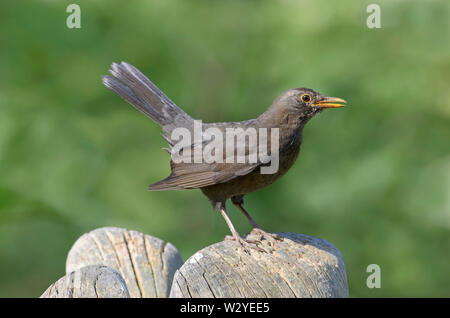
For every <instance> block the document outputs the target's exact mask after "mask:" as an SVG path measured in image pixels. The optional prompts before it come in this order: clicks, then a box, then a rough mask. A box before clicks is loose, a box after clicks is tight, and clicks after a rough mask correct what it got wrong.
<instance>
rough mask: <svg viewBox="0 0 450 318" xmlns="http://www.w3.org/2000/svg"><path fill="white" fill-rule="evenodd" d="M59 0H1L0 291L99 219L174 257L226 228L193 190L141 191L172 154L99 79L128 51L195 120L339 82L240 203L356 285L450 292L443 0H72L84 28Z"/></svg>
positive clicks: (32, 292) (52, 258)
mask: <svg viewBox="0 0 450 318" xmlns="http://www.w3.org/2000/svg"><path fill="white" fill-rule="evenodd" d="M69 3H71V1H56V0H54V1H50V0H47V1H2V2H1V4H0V40H1V41H0V48H1V51H0V57H1V58H0V296H3V297H5V296H8V297H9V296H11V297H20V296H24V297H28V296H39V295H40V294H41V293H42V292H43V291H44V290H45V289H46V288H47V287H48V286H49V285H50V284H51V283H53V282H54V281H55V280H57V279H58V278H59V277H61V276H63V275H64V266H65V257H66V255H67V252H68V250H69V249H70V247H71V245H72V244H73V242H74V241H75V240H76V239H77V238H78V237H79V236H80V235H82V234H83V233H85V232H87V231H90V230H93V229H95V228H97V227H103V226H118V227H125V228H128V229H134V230H138V231H142V232H144V233H147V234H151V235H154V236H157V237H159V238H161V239H163V240H166V241H170V242H172V243H173V244H174V245H175V246H177V247H178V248H179V250H180V251H181V253H182V255H183V258H184V259H185V260H186V259H187V258H188V257H189V256H191V255H192V254H193V253H194V252H195V251H197V250H199V249H201V248H203V247H205V246H207V245H209V244H212V243H214V242H217V241H220V240H222V239H223V237H224V236H225V235H226V234H228V228H227V226H226V224H225V222H224V221H223V219H222V217H221V216H220V215H219V214H218V213H214V211H213V210H212V208H211V206H210V204H209V202H208V201H207V200H206V198H204V197H203V195H202V194H201V192H200V191H199V190H190V191H176V192H148V191H147V186H148V185H149V184H151V183H153V182H155V181H158V180H160V179H162V178H164V177H166V176H167V175H168V174H169V164H168V163H169V160H168V155H167V154H166V153H165V152H164V151H162V150H161V147H164V146H165V142H164V140H163V139H162V138H161V137H160V136H159V132H160V129H159V127H158V126H157V125H156V124H154V123H153V122H152V121H151V120H149V119H147V118H146V117H145V116H143V115H142V114H140V113H139V112H137V111H136V110H134V109H133V108H132V107H131V106H130V105H128V104H127V103H126V102H124V101H123V100H122V99H120V98H119V97H118V96H117V95H115V94H114V93H113V92H111V91H110V90H108V89H107V88H105V87H104V86H103V85H102V83H101V75H104V74H106V73H107V69H108V67H109V65H110V63H111V62H113V61H116V62H120V61H122V60H123V61H127V62H129V63H132V64H134V65H135V66H136V67H138V68H139V69H140V70H141V71H142V72H143V73H145V74H146V75H147V76H148V77H149V78H150V79H152V80H153V81H154V82H155V83H156V84H157V85H158V86H159V87H160V88H161V89H162V90H163V91H164V92H165V93H166V94H167V95H168V96H169V97H170V98H171V99H172V100H173V101H175V102H176V103H177V104H178V105H179V106H181V107H182V108H183V109H184V110H185V111H186V112H188V113H189V114H191V115H192V116H193V117H194V118H198V119H202V120H203V121H204V122H211V121H239V120H244V119H249V118H253V117H256V116H258V115H259V114H260V113H261V112H263V111H264V110H265V109H266V108H267V107H268V106H269V104H270V103H271V102H272V100H273V99H274V98H275V97H276V96H278V94H280V93H281V92H282V91H284V90H286V89H289V88H292V87H301V86H303V87H311V88H313V89H315V90H318V91H319V92H321V93H323V94H325V95H329V96H339V97H342V98H344V99H346V100H348V101H349V106H348V107H346V108H343V109H338V110H329V111H326V112H324V113H322V114H321V115H320V116H318V117H316V118H314V119H313V120H312V121H311V122H310V123H309V124H308V125H307V127H306V128H305V131H304V142H303V146H302V151H301V153H300V156H299V159H298V161H297V163H296V164H295V165H294V167H293V168H292V169H291V170H290V171H289V173H288V174H287V175H286V176H285V177H283V178H282V179H281V180H280V181H278V182H277V183H276V184H274V185H272V186H270V187H268V188H266V189H264V190H262V191H259V192H257V193H255V194H251V195H249V196H248V197H247V198H246V206H247V207H248V209H249V211H251V213H252V215H253V216H254V218H255V219H256V220H257V222H258V223H260V224H261V225H262V226H263V228H265V229H266V230H268V231H279V232H281V231H292V232H298V233H304V234H309V235H313V236H317V237H321V238H324V239H326V240H328V241H330V242H332V243H333V244H334V245H335V246H336V247H337V248H339V250H340V251H341V252H342V254H343V256H344V259H345V263H346V267H347V272H348V278H349V286H350V296H352V297H372V296H373V297H391V296H425V297H431V296H441V297H449V296H450V273H449V268H450V142H449V140H450V89H449V88H450V85H449V84H450V83H449V79H450V44H449V43H450V41H449V40H450V31H449V30H450V27H449V20H450V19H449V17H450V15H449V11H450V5H449V2H448V1H446V0H442V1H379V2H377V3H379V4H380V5H381V10H382V12H381V18H382V28H381V29H368V28H367V26H366V18H367V16H368V13H366V7H367V5H368V4H369V3H370V2H367V1H366V2H364V1H350V0H349V1H331V0H330V1H312V0H311V1H295V0H291V1H199V0H197V1H185V0H184V1H183V0H160V1H126V2H125V1H106V0H103V1H76V3H78V4H79V5H80V6H81V19H82V20H81V29H68V28H67V27H66V18H67V16H68V15H69V14H68V13H66V7H67V5H68V4H69ZM229 208H230V215H231V218H232V220H233V222H234V223H235V225H236V227H237V229H238V230H239V231H240V233H246V232H248V231H249V230H250V227H249V224H248V222H247V220H246V219H245V218H244V217H243V216H242V215H241V214H240V212H238V211H237V209H236V208H235V207H233V206H231V205H230V207H229ZM369 264H378V265H380V267H381V279H382V282H381V288H380V289H369V288H367V286H366V278H367V276H368V275H369V274H368V273H366V267H367V266H368V265H369Z"/></svg>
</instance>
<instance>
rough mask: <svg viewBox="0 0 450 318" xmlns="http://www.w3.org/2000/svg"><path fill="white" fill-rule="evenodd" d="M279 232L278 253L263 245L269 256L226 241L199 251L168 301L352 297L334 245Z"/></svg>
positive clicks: (178, 276) (183, 270) (180, 273)
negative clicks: (188, 299)
mask: <svg viewBox="0 0 450 318" xmlns="http://www.w3.org/2000/svg"><path fill="white" fill-rule="evenodd" d="M277 234H278V235H279V236H281V237H282V238H283V241H282V242H278V244H277V249H273V247H272V246H271V245H270V244H269V242H268V241H266V240H262V241H261V242H262V244H261V245H260V246H261V247H262V248H263V249H265V250H266V252H258V251H256V250H250V254H247V253H245V252H244V251H243V250H242V249H241V248H239V247H237V244H236V243H235V242H233V241H223V242H219V243H216V244H213V245H211V246H208V247H206V248H204V249H202V250H201V251H199V252H197V253H195V254H194V255H193V256H192V257H190V258H189V259H188V260H187V261H186V262H185V264H184V265H183V266H182V267H181V268H180V269H179V270H177V272H176V273H175V277H174V281H173V285H172V289H171V292H170V297H183V298H197V297H235V298H236V297H243V298H248V297H348V285H347V275H346V271H345V265H344V261H343V258H342V255H341V253H340V252H339V251H338V250H337V249H336V248H335V247H334V246H333V245H332V244H331V243H329V242H327V241H325V240H323V239H320V238H315V237H312V236H307V235H302V234H296V233H277ZM248 238H250V239H257V237H256V236H253V235H252V234H251V235H249V236H248Z"/></svg>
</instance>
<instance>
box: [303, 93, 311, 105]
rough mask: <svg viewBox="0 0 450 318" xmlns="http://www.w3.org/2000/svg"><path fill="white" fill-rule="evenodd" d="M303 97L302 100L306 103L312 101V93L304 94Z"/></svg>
mask: <svg viewBox="0 0 450 318" xmlns="http://www.w3.org/2000/svg"><path fill="white" fill-rule="evenodd" d="M301 98H302V101H303V102H305V103H309V102H310V101H311V95H309V94H303V95H302V97H301Z"/></svg>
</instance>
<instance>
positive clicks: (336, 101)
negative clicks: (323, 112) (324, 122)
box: [312, 97, 347, 108]
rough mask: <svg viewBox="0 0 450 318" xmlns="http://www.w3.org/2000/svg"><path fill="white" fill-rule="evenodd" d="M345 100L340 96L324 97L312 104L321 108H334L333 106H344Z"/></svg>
mask: <svg viewBox="0 0 450 318" xmlns="http://www.w3.org/2000/svg"><path fill="white" fill-rule="evenodd" d="M346 103H347V102H346V101H345V100H343V99H342V98H338V97H324V98H323V99H322V100H320V101H318V102H317V103H314V104H312V106H315V107H321V108H332V107H333V108H334V107H344V106H345V104H346Z"/></svg>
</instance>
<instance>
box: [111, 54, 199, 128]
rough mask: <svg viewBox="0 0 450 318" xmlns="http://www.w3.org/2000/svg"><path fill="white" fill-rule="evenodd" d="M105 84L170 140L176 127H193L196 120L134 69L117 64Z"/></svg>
mask: <svg viewBox="0 0 450 318" xmlns="http://www.w3.org/2000/svg"><path fill="white" fill-rule="evenodd" d="M110 73H111V75H112V76H109V75H107V76H103V78H102V81H103V84H104V85H105V86H106V87H108V88H110V89H111V90H112V91H114V92H115V93H116V94H118V95H119V96H121V97H122V98H123V99H125V100H126V101H127V102H128V103H130V104H131V105H132V106H134V107H135V108H137V109H138V110H139V111H141V112H142V113H144V114H145V115H147V116H148V117H150V118H151V119H153V120H154V121H155V122H156V123H157V124H158V125H160V126H161V127H162V128H163V133H164V135H166V136H170V133H171V131H172V130H173V129H174V128H176V127H180V126H181V127H190V126H191V125H192V122H193V119H192V118H191V117H190V116H189V115H188V114H186V113H185V112H184V111H183V110H182V109H181V108H179V107H178V106H177V105H176V104H175V103H174V102H172V101H171V100H170V99H169V98H168V97H167V96H166V95H165V94H164V93H163V92H162V91H161V90H160V89H159V88H158V87H157V86H156V85H155V84H153V83H152V82H151V81H150V80H149V79H148V78H147V77H146V76H145V75H144V74H142V73H141V72H140V71H139V70H138V69H136V68H135V67H134V66H132V65H130V64H128V63H125V62H122V63H120V64H117V63H113V64H112V65H111V69H110Z"/></svg>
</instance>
